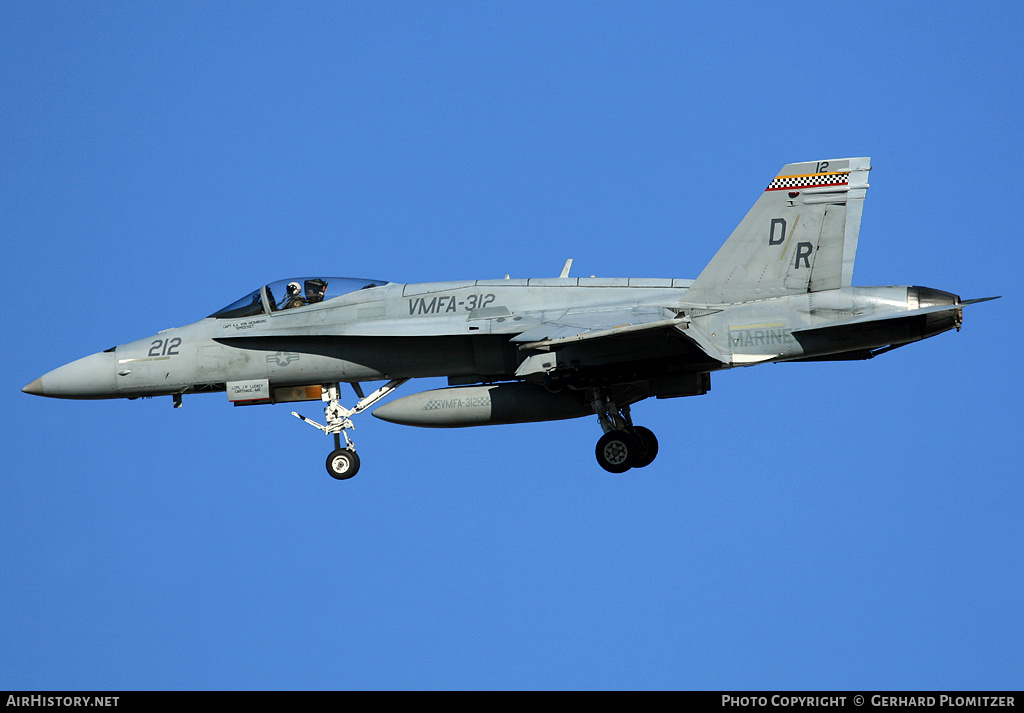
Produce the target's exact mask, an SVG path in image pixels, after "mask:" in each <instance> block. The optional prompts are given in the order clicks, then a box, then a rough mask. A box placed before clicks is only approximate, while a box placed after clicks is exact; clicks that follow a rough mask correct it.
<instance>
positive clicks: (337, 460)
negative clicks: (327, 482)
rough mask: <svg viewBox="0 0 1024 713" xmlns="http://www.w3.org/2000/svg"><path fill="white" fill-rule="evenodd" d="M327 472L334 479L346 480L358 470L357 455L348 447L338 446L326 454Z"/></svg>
mask: <svg viewBox="0 0 1024 713" xmlns="http://www.w3.org/2000/svg"><path fill="white" fill-rule="evenodd" d="M327 472H328V473H330V475H331V477H332V478H334V479H335V480H348V479H349V478H351V477H352V476H353V475H355V474H356V473H358V472H359V456H357V455H356V452H355V451H351V450H349V449H348V448H338V449H337V450H335V451H331V454H330V455H329V456H327Z"/></svg>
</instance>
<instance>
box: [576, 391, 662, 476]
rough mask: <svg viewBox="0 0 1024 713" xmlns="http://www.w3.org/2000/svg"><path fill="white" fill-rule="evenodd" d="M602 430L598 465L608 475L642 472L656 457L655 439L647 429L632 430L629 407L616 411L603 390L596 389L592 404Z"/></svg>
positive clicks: (596, 452) (637, 427)
mask: <svg viewBox="0 0 1024 713" xmlns="http://www.w3.org/2000/svg"><path fill="white" fill-rule="evenodd" d="M591 403H592V405H593V407H594V413H596V414H597V419H598V421H599V422H600V424H601V428H602V429H603V430H604V435H603V436H601V438H600V439H599V440H598V442H597V448H596V449H595V454H596V455H597V463H598V465H600V466H601V467H602V468H604V469H605V470H607V471H608V472H609V473H625V472H626V471H627V470H629V469H630V468H643V467H645V466H648V465H650V464H651V463H653V462H654V458H655V457H656V456H657V455H658V439H657V438H655V436H654V433H652V432H651V430H650V429H649V428H644V427H643V426H634V425H633V419H632V417H631V416H630V413H629V406H623V407H622V408H618V407H616V405H615V402H614V401H612V400H611V398H610V397H609V396H608V394H607V393H605V392H604V391H603V390H597V389H595V393H594V398H593V399H592V401H591Z"/></svg>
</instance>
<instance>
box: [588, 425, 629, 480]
mask: <svg viewBox="0 0 1024 713" xmlns="http://www.w3.org/2000/svg"><path fill="white" fill-rule="evenodd" d="M639 452H640V443H639V441H637V439H636V438H635V437H634V436H633V435H632V434H631V433H628V432H626V431H609V432H608V433H606V434H604V435H603V436H601V438H600V439H599V440H598V442H597V448H596V453H597V462H598V464H600V466H601V467H602V468H604V469H605V470H607V471H608V472H609V473H625V472H626V471H627V470H629V469H630V468H632V467H633V460H634V459H635V458H636V457H637V456H638V455H639Z"/></svg>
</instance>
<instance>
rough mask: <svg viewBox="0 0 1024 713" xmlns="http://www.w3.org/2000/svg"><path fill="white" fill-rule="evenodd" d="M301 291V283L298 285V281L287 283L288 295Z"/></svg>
mask: <svg viewBox="0 0 1024 713" xmlns="http://www.w3.org/2000/svg"><path fill="white" fill-rule="evenodd" d="M301 291H302V285H300V284H299V283H298V282H289V283H288V294H289V295H297V294H299V292H301Z"/></svg>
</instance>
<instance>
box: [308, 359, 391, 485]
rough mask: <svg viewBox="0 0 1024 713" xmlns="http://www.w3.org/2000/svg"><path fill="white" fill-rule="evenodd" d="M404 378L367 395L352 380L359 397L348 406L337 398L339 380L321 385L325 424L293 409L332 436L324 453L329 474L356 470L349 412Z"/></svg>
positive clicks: (345, 474)
mask: <svg viewBox="0 0 1024 713" xmlns="http://www.w3.org/2000/svg"><path fill="white" fill-rule="evenodd" d="M407 381H408V379H392V380H391V381H389V382H388V383H386V384H384V386H382V387H380V388H379V389H377V390H376V391H374V392H373V393H372V394H370V395H369V396H363V392H362V390H361V389H360V388H359V385H358V384H352V388H353V389H355V392H356V396H358V397H359V402H358V403H357V404H356V405H355V406H353V407H352V408H350V409H349V408H345V407H344V406H342V405H341V402H340V401H339V400H338V396H339V394H338V391H339V385H338V384H330V385H329V386H321V387H320V399H321V400H322V401H324V402H325V403H326V404H327V405H326V406H324V418H326V419H327V425H326V426H321V425H320V424H319V423H317V422H316V421H314V420H312V419H309V418H306V417H305V416H303V415H302V414H298V413H296V412H295V411H292V416H294V417H295V418H298V419H300V420H302V421H305V422H306V423H308V424H309V425H310V426H313V427H314V428H316V429H319V430H321V431H323V432H324V433H326V434H327V435H333V436H334V450H333V451H331V454H330V455H329V456H327V472H328V473H329V474H330V476H331V477H332V478H334V479H336V480H348V479H349V478H351V477H352V476H353V475H355V474H356V473H358V472H359V456H358V455H356V446H355V444H354V443H353V442H352V439H351V438H350V437H349V435H348V431H349V429H354V428H355V426H354V425H353V423H352V416H355V415H356V414H357V413H362V412H363V411H365V410H366V409H368V408H370V407H371V406H373V405H374V404H375V403H377V402H378V401H380V400H381V399H382V398H384V397H385V396H387V395H388V394H390V393H391V392H392V391H394V390H395V389H397V388H398V387H399V386H401V385H402V384H404V383H405V382H407ZM342 436H344V437H345V447H344V448H342V447H341V437H342Z"/></svg>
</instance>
